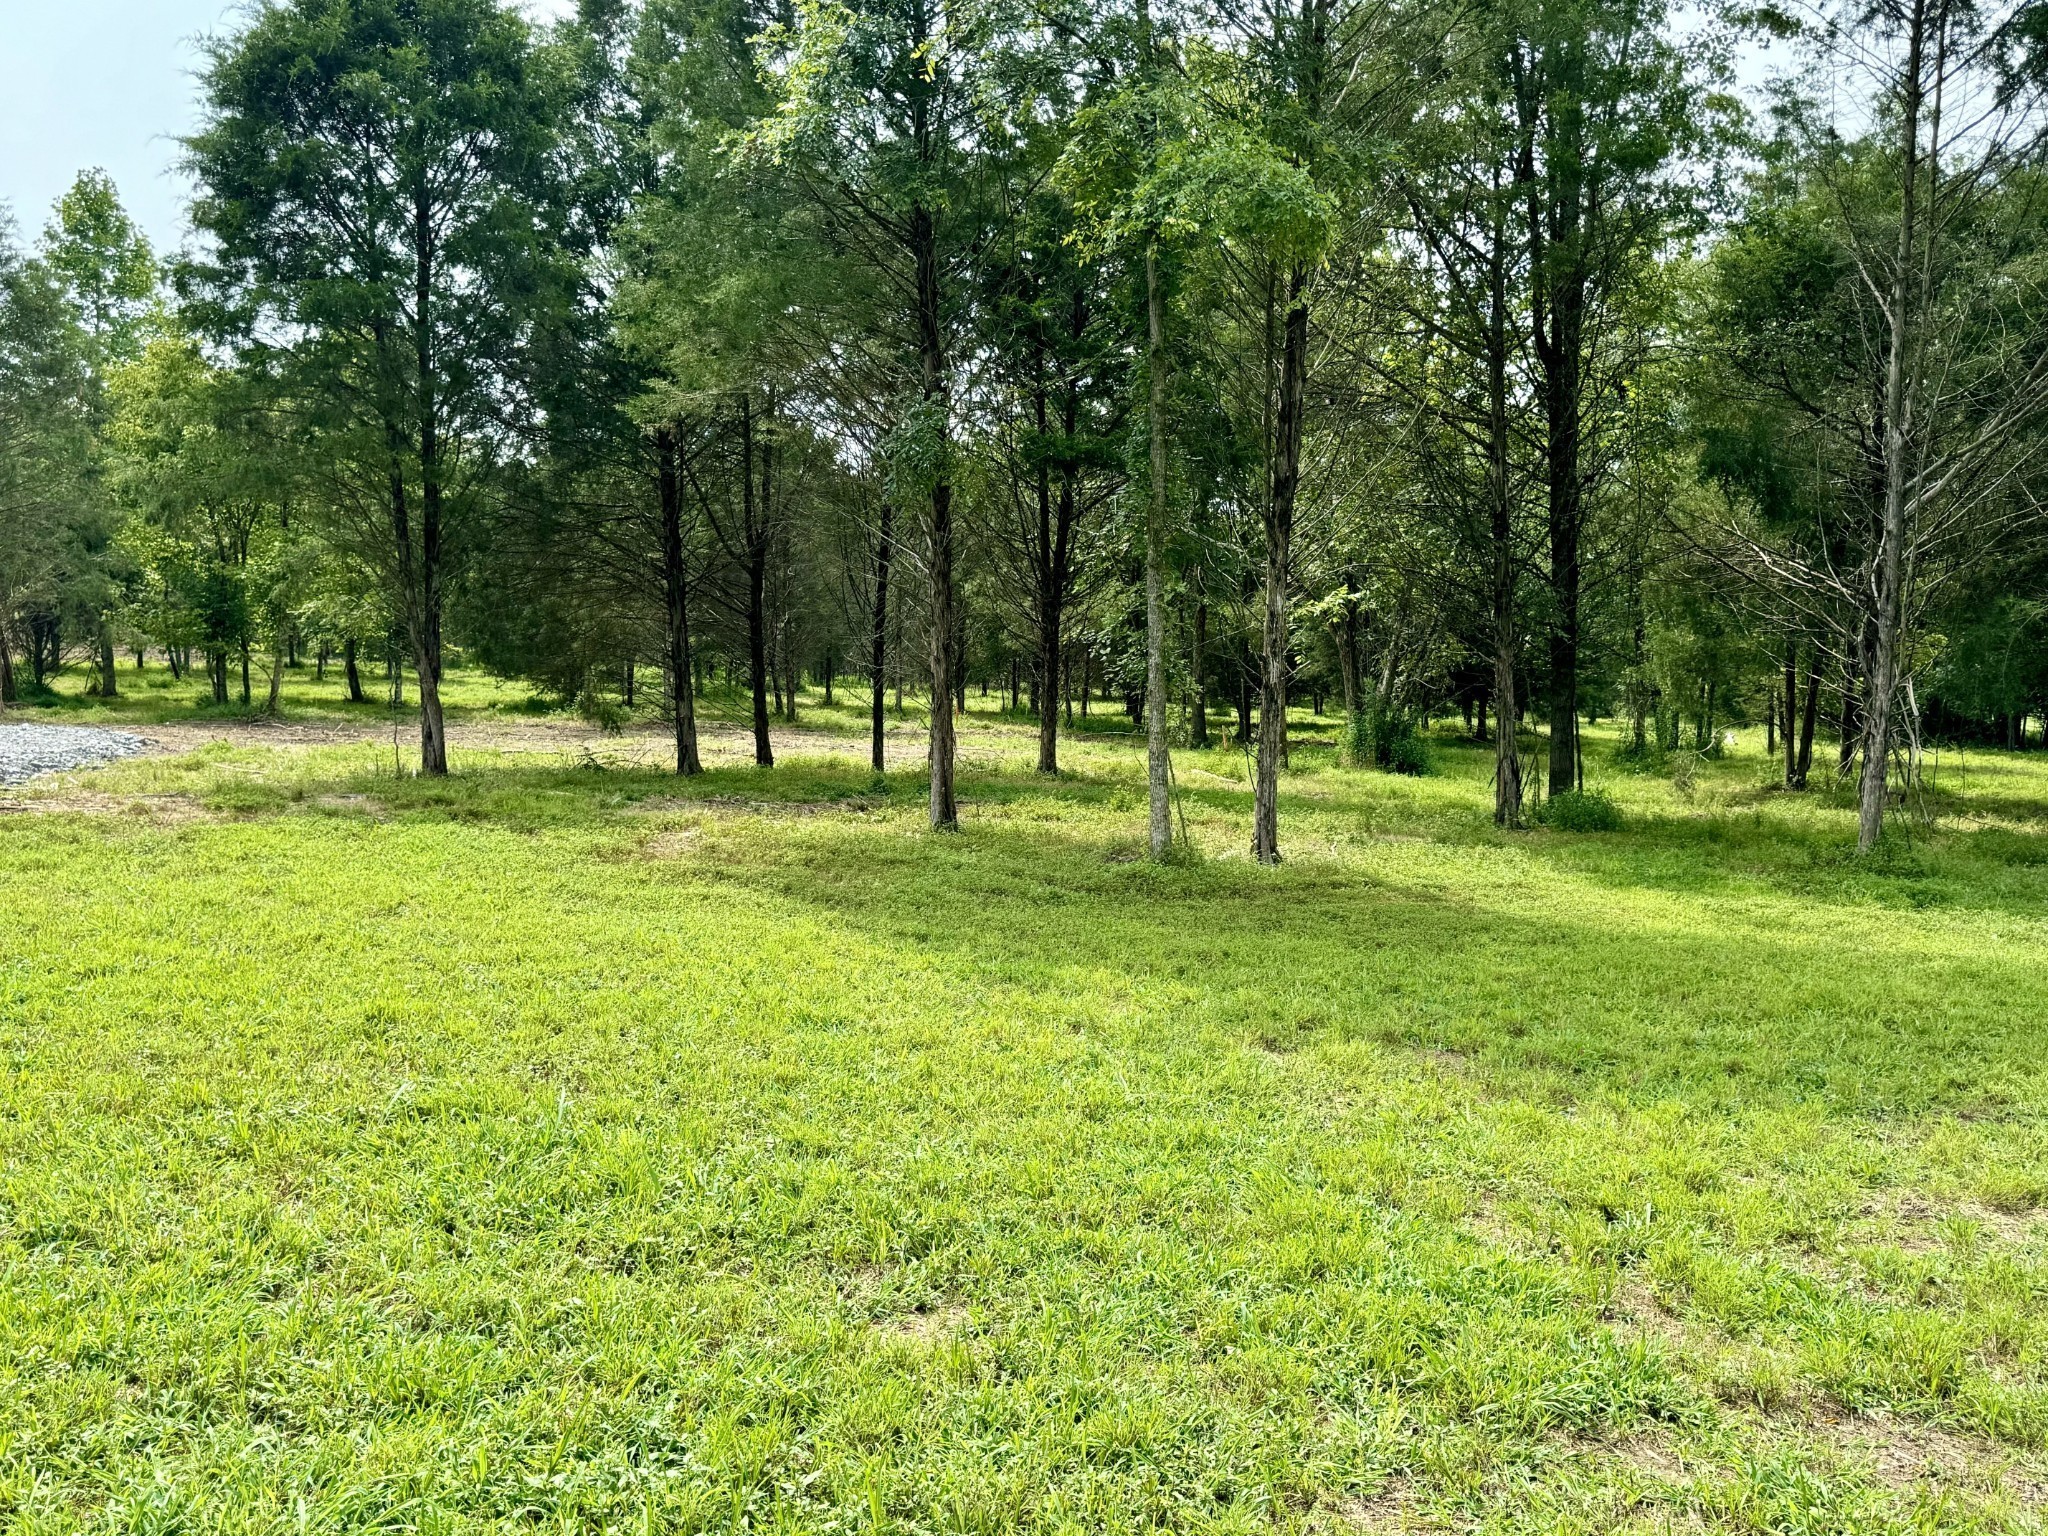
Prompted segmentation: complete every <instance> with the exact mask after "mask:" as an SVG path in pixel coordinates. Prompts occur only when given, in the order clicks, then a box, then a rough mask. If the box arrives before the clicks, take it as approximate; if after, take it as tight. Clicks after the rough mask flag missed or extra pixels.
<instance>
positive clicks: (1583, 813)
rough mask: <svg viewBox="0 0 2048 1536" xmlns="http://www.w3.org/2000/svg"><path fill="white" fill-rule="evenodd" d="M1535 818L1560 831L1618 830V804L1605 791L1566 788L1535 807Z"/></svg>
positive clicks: (1619, 824) (1619, 822)
mask: <svg viewBox="0 0 2048 1536" xmlns="http://www.w3.org/2000/svg"><path fill="white" fill-rule="evenodd" d="M1536 819H1537V820H1538V821H1540V822H1542V823H1543V825H1544V826H1546V827H1552V828H1555V829H1556V830H1557V831H1559V832H1619V831H1620V830H1621V807H1620V806H1618V805H1616V804H1615V803H1614V801H1613V799H1612V798H1611V797H1609V795H1608V794H1607V793H1606V791H1604V790H1598V789H1568V790H1566V791H1565V792H1564V793H1563V794H1559V795H1552V796H1551V797H1550V798H1549V799H1548V800H1546V801H1544V802H1543V804H1542V805H1540V806H1539V807H1537V810H1536Z"/></svg>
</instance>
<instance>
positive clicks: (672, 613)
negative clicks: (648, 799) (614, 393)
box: [654, 427, 704, 774]
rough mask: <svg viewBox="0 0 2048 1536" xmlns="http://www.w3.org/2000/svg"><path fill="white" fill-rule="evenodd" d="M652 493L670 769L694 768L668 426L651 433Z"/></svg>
mask: <svg viewBox="0 0 2048 1536" xmlns="http://www.w3.org/2000/svg"><path fill="white" fill-rule="evenodd" d="M654 452H655V493H656V495H657V497H658V498H659V500H660V504H661V595H662V610H663V616H664V618H665V620H666V622H665V624H664V626H663V634H662V644H663V650H664V653H665V660H666V662H667V670H668V678H667V681H668V702H669V712H670V714H671V716H672V717H673V721H674V725H675V741H676V772H677V773H679V774H697V773H702V772H703V771H704V764H703V761H702V759H701V758H700V757H699V756H698V753H697V673H696V663H695V658H694V657H692V656H691V654H690V569H689V565H688V563H687V561H686V559H685V557H684V553H683V495H682V486H681V484H680V482H679V480H678V477H677V473H676V468H677V466H676V433H675V428H674V427H660V428H658V429H656V431H655V434H654Z"/></svg>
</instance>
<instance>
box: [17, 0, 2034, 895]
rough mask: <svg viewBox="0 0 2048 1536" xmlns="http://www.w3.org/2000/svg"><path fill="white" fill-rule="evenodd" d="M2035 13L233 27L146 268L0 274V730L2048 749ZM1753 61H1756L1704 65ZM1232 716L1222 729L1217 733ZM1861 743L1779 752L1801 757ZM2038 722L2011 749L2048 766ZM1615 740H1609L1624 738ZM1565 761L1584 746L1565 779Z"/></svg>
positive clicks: (1048, 0) (1199, 13)
mask: <svg viewBox="0 0 2048 1536" xmlns="http://www.w3.org/2000/svg"><path fill="white" fill-rule="evenodd" d="M2044 39H2048V12H2043V11H2042V10H2041V9H2040V8H2039V7H2038V6H2036V5H2034V4H2032V3H2004V4H1988V5H1987V4H1969V3H1962V0H1879V3H1876V4H1867V3H1866V4H1858V5H1855V6H1850V7H1844V8H1842V9H1840V10H1833V9H1828V8H1826V7H1824V6H1821V5H1816V6H1814V7H1812V8H1798V7H1791V8H1779V7H1776V6H1771V5H1764V6H1760V7H1753V8H1750V9H1747V10H1744V11H1742V12H1741V13H1739V14H1730V15H1727V16H1723V17H1718V18H1708V19H1705V20H1704V21H1703V19H1702V18H1700V17H1698V16H1695V15H1691V14H1688V15H1686V16H1682V17H1681V16H1675V15H1673V14H1672V13H1670V12H1669V11H1668V10H1667V9H1666V7H1665V6H1664V4H1663V3H1662V0H1455V3H1450V0H1156V3H1155V0H1128V3H1126V0H1107V3H1102V4H1093V5H1080V4H1075V3H1073V0H583V3H582V4H581V6H580V8H579V11H578V13H577V15H576V16H575V17H574V18H573V19H570V20H567V21H564V22H561V23H559V24H557V25H554V26H550V27H537V26H534V25H532V24H530V23H529V22H527V21H526V20H525V19H523V18H522V17H521V16H520V15H519V14H518V13H517V11H516V10H514V9H513V8H511V7H509V6H507V5H504V4H501V3H499V0H268V3H266V4H264V5H263V6H262V7H260V8H259V9H258V10H256V11H255V12H253V13H252V14H251V15H250V16H249V17H247V18H246V20H245V22H244V24H243V25H241V26H240V27H239V28H238V29H237V30H235V31H232V32H230V33H228V34H225V35H222V36H220V37H217V38H215V39H213V40H212V41H211V43H210V44H209V49H208V55H207V57H208V63H207V67H206V69H205V71H204V76H203V82H202V102H203V120H202V124H201V126H200V128H199V129H198V131H197V132H196V133H195V134H194V135H193V136H192V137H191V138H190V139H189V140H187V141H186V149H185V154H186V167H187V170H188V171H189V173H190V175H191V177H192V179H193V183H194V185H195V187H196V189H197V191H196V196H195V198H194V201H193V203H192V207H191V211H190V222H191V230H190V235H189V238H188V239H187V241H186V242H185V244H184V247H183V248H182V250H181V251H180V252H179V253H178V254H176V255H175V256H173V257H171V258H169V259H167V260H159V259H158V257H157V255H156V254H155V253H153V252H152V251H151V250H150V248H149V246H148V244H147V242H145V241H144V240H143V239H142V237H141V236H140V235H139V233H138V232H137V231H136V230H135V228H134V226H133V224H132V223H131V222H130V221H129V220H128V218H127V216H126V215H125V214H124V213H123V211H122V209H121V206H120V202H119V199H118V196H117V195H116V192H115V189H114V188H113V187H112V185H111V184H110V183H109V182H108V181H107V179H106V178H105V177H104V176H102V175H99V174H98V173H88V174H86V175H84V176H82V177H81V178H80V179H79V181H78V183H77V185H76V186H75V187H74V188H73V190H72V191H71V192H70V193H69V194H68V195H67V196H66V197H65V198H64V199H63V200H62V202H61V203H60V204H59V206H58V208H57V209H56V211H55V213H54V215H53V217H52V219H51V221H50V223H49V225H48V227H47V229H46V230H45V231H44V232H43V234H42V236H41V238H40V239H39V240H38V241H37V242H36V243H35V244H34V245H33V246H32V247H30V248H27V249H24V248H23V246H22V245H21V243H20V242H19V241H18V240H17V239H16V238H14V237H13V235H12V234H11V233H8V234H7V235H6V237H5V238H4V239H0V703H4V702H11V701H13V700H16V699H18V698H23V697H27V696H29V695H30V694H32V693H33V692H34V691H35V690H37V689H40V688H45V687H47V686H48V685H49V683H50V681H51V679H52V678H53V677H54V675H55V674H56V673H57V672H58V671H60V670H61V669H63V668H65V667H67V666H70V667H84V668H86V669H88V670H89V671H90V673H91V683H90V686H91V687H92V688H93V689H95V690H96V691H98V692H100V693H102V694H113V693H116V692H118V690H119V688H120V686H121V683H120V671H121V652H122V651H123V650H126V651H128V652H131V653H133V654H134V656H135V657H136V658H137V660H138V662H139V660H140V659H141V657H142V655H143V654H144V653H145V652H157V653H161V654H162V655H164V656H165V657H166V658H167V660H168V662H169V665H170V666H171V667H172V668H173V669H174V670H175V671H177V672H178V673H179V674H180V675H183V673H184V672H185V671H187V670H190V671H191V672H192V675H193V677H194V679H195V683H199V684H203V687H204V689H205V691H206V694H207V696H208V697H209V698H210V699H211V700H213V701H214V702H216V703H219V704H223V705H228V706H229V707H234V706H235V705H236V704H237V703H239V705H242V706H249V707H252V708H253V707H257V703H256V695H257V693H258V692H262V693H263V694H264V695H265V698H266V701H267V704H268V706H269V707H271V708H275V707H276V704H277V699H278V689H279V685H280V679H281V678H282V676H283V675H284V673H285V672H286V671H287V670H288V669H290V668H292V667H297V666H303V665H308V664H310V665H312V666H314V667H316V668H317V669H319V670H320V671H321V672H322V673H323V674H324V673H325V672H326V671H327V669H329V668H330V667H332V668H333V669H334V671H335V672H336V674H337V681H336V685H337V686H338V687H345V688H346V689H347V691H348V693H349V694H350V695H351V696H352V697H355V698H358V699H361V698H364V697H366V696H367V695H366V692H365V684H364V676H365V674H366V673H369V672H372V670H373V669H375V668H381V671H380V672H379V673H378V675H377V676H376V677H375V679H374V681H373V683H372V685H371V686H373V687H377V688H384V687H389V688H390V689H391V690H392V699H393V701H394V703H395V702H396V701H397V699H398V698H399V697H400V696H401V695H402V694H403V692H404V690H405V687H406V683H407V680H408V678H409V679H410V682H411V689H412V693H411V698H410V700H409V701H408V707H410V708H412V709H414V710H416V712H417V714H418V718H419V727H420V766H421V770H422V771H423V772H426V773H430V774H431V773H444V772H446V771H447V766H448V756H447V734H446V729H445V725H444V721H443V712H442V705H441V684H442V679H443V672H444V667H445V663H446V656H447V654H448V649H449V647H450V646H451V645H453V646H459V647H460V649H461V651H462V653H463V654H464V655H466V656H468V657H470V658H473V659H474V660H476V661H478V662H480V663H481V664H483V665H485V666H487V667H489V668H491V669H492V670H494V671H496V672H499V673H501V674H505V675H510V676H518V677H524V678H528V679H531V680H532V681H533V682H534V683H536V684H537V685H539V686H540V687H542V688H544V689H546V690H548V691H550V692H552V693H554V694H557V695H559V696H560V697H562V698H563V699H565V700H567V699H574V700H576V701H578V702H579V703H581V704H582V705H583V707H584V708H585V709H586V710H589V711H591V712H593V713H595V714H598V715H600V716H604V715H607V714H608V713H611V712H616V711H624V710H635V709H639V710H648V709H652V710H655V711H657V712H658V713H659V715H660V717H661V718H662V719H663V720H664V721H665V722H666V723H667V726H668V728H669V729H671V730H672V733H673V744H674V762H675V768H676V771H677V772H679V773H683V774H689V773H695V772H697V771H699V770H700V768H701V766H702V763H701V756H700V752H699V746H698V732H697V716H698V709H699V699H700V697H701V696H702V695H703V693H704V691H705V690H706V689H707V688H712V687H719V686H736V687H737V688H739V690H740V691H741V693H742V696H743V697H744V698H745V699H746V700H747V702H748V704H749V706H750V716H751V724H752V731H753V739H754V749H755V755H756V757H757V760H758V761H759V762H760V763H762V764H764V765H767V764H771V763H772V762H773V743H772V741H771V724H772V721H773V720H774V719H775V718H777V717H780V718H782V719H784V720H786V721H788V720H795V719H796V718H797V713H798V708H799V703H798V701H799V696H800V695H801V694H803V693H804V692H805V690H807V689H814V688H816V687H818V686H820V685H822V687H823V688H824V690H825V692H826V695H827V697H828V698H829V697H832V696H833V694H834V690H835V689H844V690H847V691H849V692H858V693H863V694H864V695H865V698H866V702H867V704H868V706H869V711H868V712H869V718H870V724H871V729H872V735H873V740H872V755H873V761H874V765H875V767H876V768H877V770H879V769H881V768H882V766H883V762H884V759H883V749H884V732H885V728H886V726H885V722H886V718H887V714H888V710H889V707H890V706H889V702H888V697H887V696H888V694H889V693H890V692H891V691H892V690H893V691H894V694H895V708H897V709H899V710H900V709H901V708H902V707H903V698H904V694H905V692H906V691H907V692H908V693H910V694H911V695H912V696H913V697H914V698H918V699H921V700H922V701H923V703H922V708H923V712H924V715H925V717H926V718H927V719H928V723H929V748H928V764H929V779H930V785H929V793H930V820H931V825H932V826H933V827H934V828H937V829H944V828H950V827H952V826H954V825H956V824H957V821H958V815H959V811H958V804H957V798H956V794H955V785H954V768H955V760H956V755H957V754H956V740H955V730H956V715H957V714H958V713H959V712H960V711H962V710H964V708H965V705H966V699H967V694H968V689H969V688H970V686H978V687H980V688H981V689H982V690H983V691H986V690H988V689H990V688H991V687H993V688H995V689H997V690H998V691H1000V692H1002V693H1003V694H1005V695H1006V702H1007V704H1008V705H1009V707H1011V708H1013V709H1016V710H1018V711H1019V712H1021V713H1028V714H1029V715H1031V716H1032V717H1035V719H1036V722H1037V729H1038V766H1039V768H1040V769H1041V770H1043V771H1045V772H1048V773H1053V772H1057V771H1058V769H1059V765H1060V746H1061V740H1062V735H1063V732H1064V731H1065V730H1067V729H1069V728H1070V722H1071V721H1072V719H1073V717H1074V713H1075V711H1076V710H1077V709H1078V710H1079V711H1081V712H1083V713H1085V712H1087V711H1088V710H1089V709H1090V708H1091V706H1092V707H1093V708H1096V709H1105V708H1113V709H1121V710H1124V711H1127V712H1128V715H1129V717H1130V721H1131V727H1130V728H1131V729H1132V730H1133V731H1134V732H1136V731H1139V730H1142V732H1143V734H1144V736H1145V739H1146V745H1147V763H1148V778H1149V781H1150V807H1149V809H1150V838H1151V846H1152V850H1153V852H1154V854H1155V855H1156V856H1161V857H1164V856H1167V855H1169V854H1170V853H1171V852H1172V848H1173V843H1174V837H1175V834H1174V828H1173V821H1172V817H1171V815H1170V782H1171V762H1170V754H1171V751H1172V749H1173V748H1174V747H1175V746H1178V745H1186V746H1191V747H1195V748H1200V747H1206V746H1208V745H1209V744H1210V743H1211V741H1212V740H1214V739H1216V738H1217V737H1219V736H1222V735H1225V734H1228V735H1229V736H1231V737H1232V738H1234V739H1235V740H1237V741H1239V742H1241V743H1242V744H1243V746H1244V748H1245V750H1246V753H1247V755H1248V757H1249V758H1250V760H1251V772H1252V778H1253V787H1254V814H1253V849H1254V852H1255V853H1256V855H1257V857H1258V858H1260V859H1261V860H1264V861H1271V860H1276V859H1278V858H1279V856H1280V786H1281V771H1282V769H1283V767H1284V765H1285V763H1286V761H1287V755H1288V715H1287V709H1288V705H1289V703H1290V701H1295V702H1302V701H1306V702H1310V703H1312V705H1313V707H1314V708H1316V709H1317V710H1318V711H1320V710H1321V709H1322V708H1323V705H1324V702H1325V700H1328V701H1329V702H1330V703H1331V704H1333V705H1334V706H1336V707H1339V708H1341V710H1342V713H1343V719H1344V722H1345V726H1344V738H1343V739H1344V750H1345V752H1346V754H1347V755H1348V756H1349V757H1350V759H1351V760H1353V761H1354V762H1357V763H1359V764H1361V765H1372V766H1378V767H1381V768H1386V769H1391V770H1395V771H1415V770H1417V769H1419V768H1420V767H1422V766H1423V765H1424V763H1425V762H1426V758H1427V751H1426V747H1425V745H1424V729H1425V727H1426V726H1427V724H1428V722H1429V721H1430V720H1431V719H1432V718H1441V717H1444V716H1446V715H1461V716H1462V718H1463V720H1464V722H1465V725H1466V728H1467V729H1469V730H1470V732H1471V733H1472V734H1473V735H1474V736H1475V737H1476V738H1477V739H1480V740H1484V741H1488V742H1490V743H1491V745H1492V750H1493V754H1494V760H1495V768H1494V814H1495V818H1496V820H1497V821H1498V822H1500V823H1501V824H1502V825H1504V826H1516V825H1519V824H1521V822H1522V821H1523V820H1524V818H1525V817H1526V816H1528V815H1529V814H1531V810H1532V807H1533V806H1534V805H1535V804H1536V803H1538V802H1539V801H1541V800H1542V799H1544V798H1550V797H1556V796H1560V795H1565V794H1573V793H1578V792H1581V791H1582V790H1583V789H1584V786H1585V783H1586V777H1587V770H1588V762H1587V746H1586V741H1585V739H1584V736H1583V725H1584V723H1585V722H1587V721H1589V720H1598V719H1601V718H1609V719H1615V720H1618V721H1619V722H1621V724H1622V726H1623V729H1622V731H1621V742H1622V744H1621V748H1620V751H1621V754H1622V756H1623V757H1624V758H1629V759H1633V760H1635V761H1637V762H1649V761H1656V760H1659V759H1661V758H1664V757H1667V756H1669V755H1671V754H1687V753H1710V754H1712V753H1718V752H1719V751H1720V750H1721V745H1722V742H1723V740H1724V735H1725V732H1726V731H1727V730H1728V729H1729V728H1730V727H1731V726H1734V725H1737V724H1753V723H1756V722H1758V721H1761V722H1762V723H1763V724H1764V725H1765V728H1766V731H1767V733H1768V735H1769V738H1770V742H1771V749H1772V751H1773V752H1774V753H1775V752H1777V751H1778V750H1780V744H1781V743H1782V753H1783V768H1782V776H1783V781H1784V786H1785V788H1787V789H1792V790H1796V789H1803V788H1804V787H1806V785H1807V784H1808V782H1809V779H1810V777H1811V776H1812V775H1814V774H1815V773H1816V772H1819V773H1822V774H1825V775H1831V776H1833V777H1835V778H1836V779H1837V780H1840V781H1844V782H1848V783H1851V784H1853V785H1854V786H1855V787H1856V794H1857V797H1858V804H1859V816H1860V832H1859V846H1860V847H1861V848H1862V849H1864V850H1865V851H1868V850H1870V849H1872V848H1875V847H1876V846H1877V845H1878V843H1879V841H1880V839H1881V838H1882V837H1883V835H1884V832H1885V825H1886V820H1887V815H1888V811H1889V810H1890V808H1892V807H1893V806H1894V805H1895V804H1896V803H1897V801H1898V800H1899V798H1900V797H1901V796H1902V795H1904V794H1906V793H1908V792H1910V791H1911V790H1912V789H1913V788H1914V786H1915V785H1916V784H1917V783H1918V781H1919V775H1920V771H1921V756H1922V751H1923V748H1924V747H1926V746H1927V745H1928V744H1929V743H1930V742H1932V741H1935V740H1938V739H1947V738H1953V737H1967V738H1970V739H1979V740H1983V739H1988V740H1993V741H1997V742H2001V743H2003V744H2006V745H2021V744H2023V743H2026V742H2027V741H2028V739H2029V733H2030V730H2032V731H2037V732H2038V733H2039V734H2040V735H2041V736H2043V737H2044V738H2048V724H2041V723H2040V722H2042V721H2043V719H2044V717H2048V652H2044V648H2043V645H2042V619H2043V599H2044V597H2048V588H2044V584H2043V576H2044V574H2048V573H2044V570H2043V564H2042V559H2041V541H2040V532H2041V519H2040V518H2039V516H2038V512H2039V491H2040V487H2041V485H2042V468H2043V466H2042V461H2041V452H2040V449H2041V444H2042V441H2043V426H2044V421H2043V412H2044V407H2048V304H2044V303H2043V295H2042V292H2041V289H2040V283H2041V276H2042V274H2043V272H2044V271H2048V266H2044V255H2048V251H2044V248H2043V241H2042V237H2043V233H2044V230H2048V223H2044V217H2048V207H2044V204H2043V201H2042V199H2041V198H2040V197H2039V196H2037V193H2039V192H2041V191H2042V190H2044V187H2048V182H2044V162H2043V147H2044V146H2043V128H2044V117H2043V113H2042V106H2043V102H2042V90H2043V86H2044V84H2048V53H2044V52H2043V50H2042V43H2043V41H2044ZM1760 58H1761V59H1763V60H1765V61H1767V64H1768V67H1769V75H1768V82H1767V83H1765V84H1758V83H1757V82H1756V81H1755V80H1752V81H1751V84H1752V85H1753V86H1754V87H1755V88H1754V89H1752V90H1751V91H1749V93H1748V95H1747V96H1746V97H1745V95H1744V94H1743V93H1741V92H1738V90H1737V89H1736V83H1737V82H1736V79H1735V73H1734V71H1735V69H1736V66H1737V65H1738V64H1740V65H1741V67H1742V69H1744V70H1745V71H1747V72H1748V73H1749V74H1750V75H1752V76H1754V75H1756V74H1758V72H1759V66H1758V64H1757V61H1758V59H1760ZM1219 716H1220V718H1218V717H1219ZM1817 740H1820V741H1823V742H1825V743H1831V744H1832V746H1833V758H1832V761H1829V760H1828V759H1827V758H1826V756H1825V752H1824V756H1823V762H1822V764H1821V766H1820V768H1819V769H1818V770H1816V768H1815V766H1814V753H1815V750H1816V741H1817ZM2044 744H2048V741H2044ZM1603 750H1606V749H1603ZM1594 766H1595V768H1596V770H1597V768H1598V764H1597V763H1596V764H1595V765H1594Z"/></svg>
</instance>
